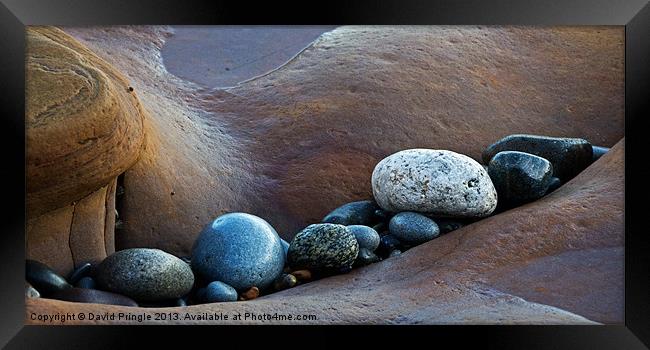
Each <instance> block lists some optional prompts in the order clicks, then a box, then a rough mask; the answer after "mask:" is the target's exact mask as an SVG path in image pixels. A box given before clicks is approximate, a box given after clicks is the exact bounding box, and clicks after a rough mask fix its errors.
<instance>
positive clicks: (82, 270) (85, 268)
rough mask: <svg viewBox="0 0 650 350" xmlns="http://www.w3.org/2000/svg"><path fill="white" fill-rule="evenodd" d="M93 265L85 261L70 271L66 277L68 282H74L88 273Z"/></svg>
mask: <svg viewBox="0 0 650 350" xmlns="http://www.w3.org/2000/svg"><path fill="white" fill-rule="evenodd" d="M92 268H93V265H92V264H91V263H85V264H83V265H81V266H79V267H77V268H76V269H74V271H72V273H71V274H70V276H69V277H68V282H69V283H70V284H76V283H77V282H78V281H79V280H80V279H81V278H83V277H86V276H88V275H90V271H91V270H92Z"/></svg>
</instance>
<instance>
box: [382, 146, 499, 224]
mask: <svg viewBox="0 0 650 350" xmlns="http://www.w3.org/2000/svg"><path fill="white" fill-rule="evenodd" d="M372 192H373V195H374V197H375V200H376V201H377V204H379V206H380V207H382V209H384V210H388V211H394V212H401V211H416V212H423V213H429V214H433V215H437V216H447V217H483V216H488V215H490V214H491V213H492V211H494V209H495V208H496V206H497V193H496V191H495V190H494V186H493V185H492V181H491V180H490V177H489V176H488V174H487V172H486V171H485V169H483V167H482V166H481V165H480V164H479V163H477V162H476V161H475V160H473V159H472V158H469V157H467V156H464V155H462V154H458V153H455V152H451V151H445V150H431V149H410V150H404V151H399V152H397V153H395V154H392V155H390V156H388V157H386V158H384V159H383V160H382V161H381V162H379V164H377V166H376V167H375V170H374V171H373V172H372ZM391 220H392V219H391Z"/></svg>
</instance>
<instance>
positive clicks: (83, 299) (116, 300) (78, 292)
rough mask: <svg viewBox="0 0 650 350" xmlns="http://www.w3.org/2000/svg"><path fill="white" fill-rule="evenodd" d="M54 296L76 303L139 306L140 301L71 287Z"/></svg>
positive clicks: (53, 296)
mask: <svg viewBox="0 0 650 350" xmlns="http://www.w3.org/2000/svg"><path fill="white" fill-rule="evenodd" d="M52 298H53V299H58V300H65V301H73V302H75V303H91V304H108V305H122V306H138V303H136V302H135V301H134V300H133V299H131V298H129V297H126V296H124V295H120V294H117V293H111V292H106V291H103V290H97V289H84V288H70V289H65V290H61V291H58V292H56V293H54V294H53V295H52Z"/></svg>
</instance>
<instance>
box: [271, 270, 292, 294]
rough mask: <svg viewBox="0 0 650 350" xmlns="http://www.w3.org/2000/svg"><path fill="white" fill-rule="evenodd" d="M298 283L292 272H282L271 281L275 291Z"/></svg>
mask: <svg viewBox="0 0 650 350" xmlns="http://www.w3.org/2000/svg"><path fill="white" fill-rule="evenodd" d="M296 284H298V279H297V278H296V276H294V275H292V274H282V275H281V276H280V277H278V278H277V279H276V280H275V282H273V287H274V288H275V290H276V291H281V290H285V289H289V288H293V287H295V286H296Z"/></svg>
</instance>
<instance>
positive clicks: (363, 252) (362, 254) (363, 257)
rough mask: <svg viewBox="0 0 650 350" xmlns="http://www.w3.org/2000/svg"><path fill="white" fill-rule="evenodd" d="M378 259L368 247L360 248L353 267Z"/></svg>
mask: <svg viewBox="0 0 650 350" xmlns="http://www.w3.org/2000/svg"><path fill="white" fill-rule="evenodd" d="M380 260H381V259H380V258H379V257H378V256H377V255H376V254H375V253H373V252H372V251H371V250H370V249H366V248H361V249H359V255H357V259H356V260H355V261H354V267H362V266H366V265H370V264H374V263H376V262H378V261H380Z"/></svg>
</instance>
